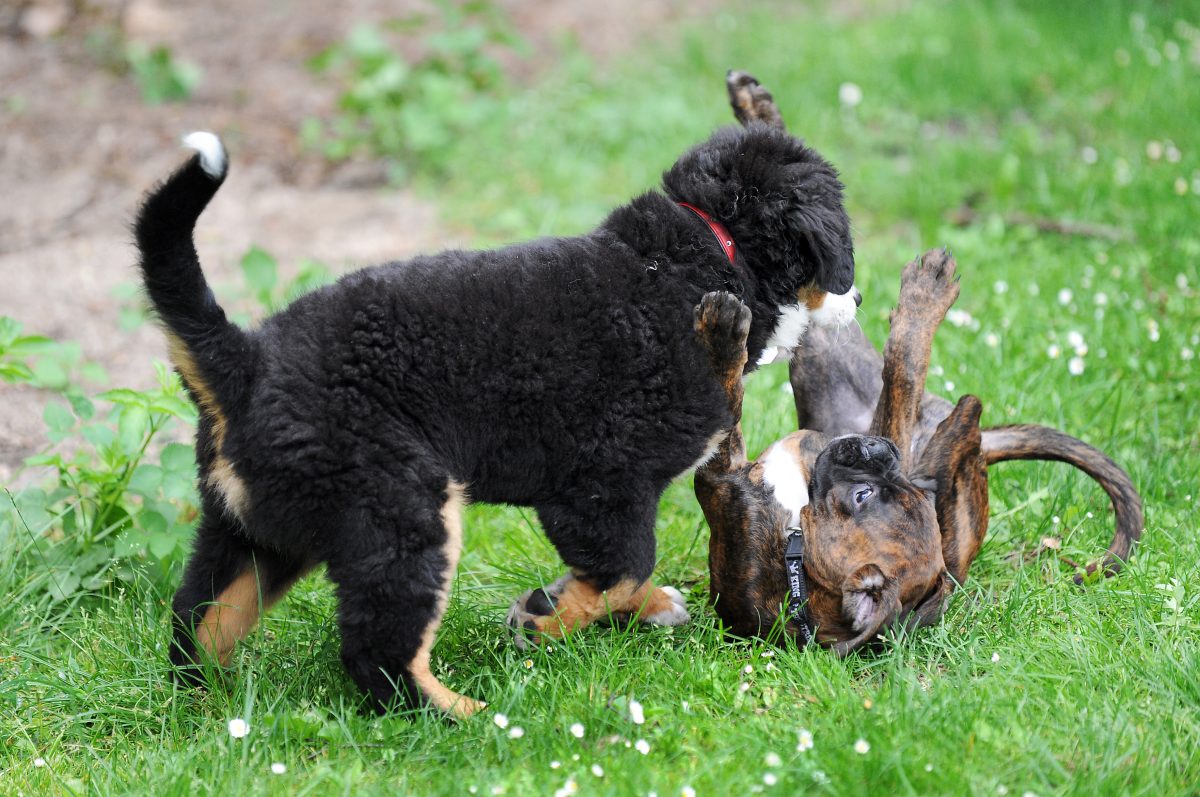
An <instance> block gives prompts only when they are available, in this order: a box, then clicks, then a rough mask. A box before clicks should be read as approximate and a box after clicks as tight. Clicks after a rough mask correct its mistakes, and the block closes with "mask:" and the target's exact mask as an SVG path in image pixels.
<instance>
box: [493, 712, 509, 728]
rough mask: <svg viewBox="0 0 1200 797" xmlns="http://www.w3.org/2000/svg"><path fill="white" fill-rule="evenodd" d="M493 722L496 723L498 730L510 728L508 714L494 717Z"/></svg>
mask: <svg viewBox="0 0 1200 797" xmlns="http://www.w3.org/2000/svg"><path fill="white" fill-rule="evenodd" d="M492 722H494V723H496V727H497V728H501V729H503V728H507V727H508V715H507V714H496V716H494V717H492Z"/></svg>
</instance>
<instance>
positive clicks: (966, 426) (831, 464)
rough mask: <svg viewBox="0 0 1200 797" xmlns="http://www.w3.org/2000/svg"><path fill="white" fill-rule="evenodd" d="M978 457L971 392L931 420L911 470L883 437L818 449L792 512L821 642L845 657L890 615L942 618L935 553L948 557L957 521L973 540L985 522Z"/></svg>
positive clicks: (917, 621)
mask: <svg viewBox="0 0 1200 797" xmlns="http://www.w3.org/2000/svg"><path fill="white" fill-rule="evenodd" d="M972 430H974V431H973V433H972ZM981 463H982V460H981V454H980V435H979V402H978V400H977V399H975V398H974V397H965V398H964V399H963V401H961V402H960V403H959V406H958V407H956V408H955V410H954V412H953V413H952V414H951V416H950V417H949V418H947V419H946V420H945V421H944V422H943V423H942V425H941V426H939V427H938V431H937V433H936V434H935V435H934V436H933V438H932V439H931V440H930V442H929V444H928V446H926V448H925V451H924V453H923V455H922V457H921V460H920V462H918V463H917V465H916V466H915V467H914V468H913V472H912V473H905V472H903V469H902V467H901V456H900V452H899V451H898V450H897V449H896V446H895V445H894V444H893V443H892V442H891V441H890V440H887V439H886V438H882V437H870V436H864V435H846V436H844V437H839V438H836V439H834V440H833V441H832V442H830V443H829V444H828V445H827V446H826V447H825V448H824V449H823V450H822V451H821V453H820V454H819V455H818V456H817V457H816V459H815V461H814V462H813V463H812V465H811V468H810V469H809V471H808V472H809V474H810V475H809V484H808V490H809V503H808V505H807V506H806V507H804V508H803V509H802V510H801V515H800V517H801V524H802V525H803V527H804V530H805V537H806V543H807V545H806V547H807V558H806V561H805V573H806V574H807V576H808V593H809V611H810V614H811V616H812V620H813V622H814V624H815V625H816V626H817V638H818V640H819V641H820V642H821V643H822V644H826V645H830V646H832V647H833V649H834V650H835V651H836V652H837V653H838V654H839V655H842V656H844V655H846V654H847V653H849V652H850V651H852V650H855V649H857V648H859V647H862V646H863V645H865V644H867V643H869V642H871V641H872V640H874V639H876V638H878V636H879V635H880V634H881V633H883V632H884V631H885V630H886V629H888V628H889V627H891V626H893V625H895V624H896V623H901V624H904V625H912V626H920V625H928V624H931V623H934V622H937V620H938V619H940V618H941V615H942V612H943V610H944V608H945V603H946V599H947V598H948V597H949V595H950V591H951V589H952V587H953V582H952V581H951V580H950V577H949V575H948V573H947V565H948V564H949V563H948V562H947V561H946V559H945V558H944V556H943V552H944V551H945V553H946V555H947V556H954V553H953V551H954V546H955V545H956V538H957V536H958V535H956V534H955V532H956V531H957V530H958V529H959V528H960V527H962V528H969V529H970V530H971V532H972V533H971V534H969V535H967V536H969V537H970V538H971V539H977V538H979V537H982V535H981V534H979V533H978V524H979V523H980V522H983V523H986V522H987V481H986V479H987V475H986V473H987V472H986V469H985V468H983V467H982V464H981ZM981 496H982V498H981ZM981 501H982V509H981V507H980V502H981ZM947 531H948V532H950V534H947V533H946V532H947ZM947 546H950V548H947ZM974 552H975V551H974V550H972V551H971V552H970V554H969V556H971V557H973V555H974Z"/></svg>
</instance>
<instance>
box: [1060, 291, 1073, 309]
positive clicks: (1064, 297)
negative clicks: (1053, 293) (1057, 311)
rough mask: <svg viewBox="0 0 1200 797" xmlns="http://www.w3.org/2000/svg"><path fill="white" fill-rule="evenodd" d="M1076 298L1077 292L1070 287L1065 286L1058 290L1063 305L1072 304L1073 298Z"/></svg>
mask: <svg viewBox="0 0 1200 797" xmlns="http://www.w3.org/2000/svg"><path fill="white" fill-rule="evenodd" d="M1074 298H1075V292H1074V291H1072V290H1071V289H1070V288H1063V289H1062V290H1060V291H1059V292H1058V303H1059V304H1061V305H1064V306H1065V305H1068V304H1070V303H1071V300H1072V299H1074Z"/></svg>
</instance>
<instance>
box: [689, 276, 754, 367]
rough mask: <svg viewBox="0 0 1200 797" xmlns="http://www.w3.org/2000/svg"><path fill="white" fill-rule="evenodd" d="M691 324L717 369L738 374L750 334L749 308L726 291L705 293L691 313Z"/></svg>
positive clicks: (744, 361) (744, 359)
mask: <svg viewBox="0 0 1200 797" xmlns="http://www.w3.org/2000/svg"><path fill="white" fill-rule="evenodd" d="M693 316H694V318H693V325H694V327H695V330H696V335H697V337H699V339H700V342H701V344H702V345H703V346H704V348H705V349H706V350H707V351H708V354H709V358H710V359H711V360H712V364H713V368H714V369H715V370H717V371H718V372H724V371H734V370H736V371H737V372H738V373H739V375H740V373H741V369H742V367H743V366H745V364H746V357H747V354H746V338H748V337H749V335H750V321H751V318H752V316H751V314H750V308H749V307H747V306H746V305H745V304H744V303H743V302H742V300H741V299H739V298H738V297H736V296H734V295H733V294H732V293H727V292H725V291H713V292H711V293H706V294H704V297H703V298H702V299H701V300H700V304H698V305H696V309H695V311H694V313H693Z"/></svg>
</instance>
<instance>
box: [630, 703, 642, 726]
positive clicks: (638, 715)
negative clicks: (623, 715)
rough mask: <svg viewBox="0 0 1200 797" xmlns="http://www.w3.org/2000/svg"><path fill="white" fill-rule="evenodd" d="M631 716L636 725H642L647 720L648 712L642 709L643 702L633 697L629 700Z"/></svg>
mask: <svg viewBox="0 0 1200 797" xmlns="http://www.w3.org/2000/svg"><path fill="white" fill-rule="evenodd" d="M629 718H630V719H631V720H633V724H634V725H641V724H643V723H644V722H645V721H646V712H645V711H643V710H642V704H641V703H639V702H638V701H636V700H633V699H630V701H629Z"/></svg>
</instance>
